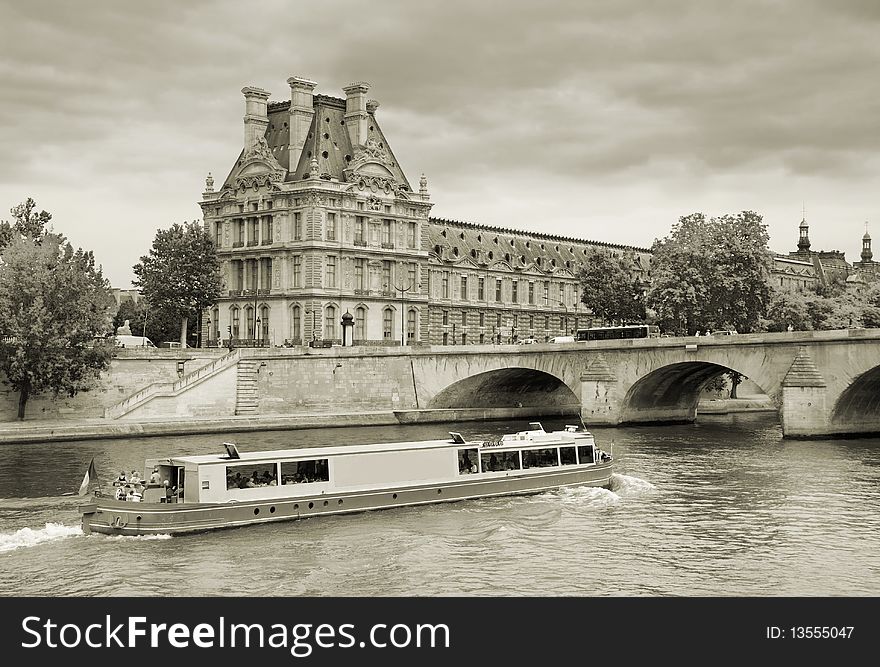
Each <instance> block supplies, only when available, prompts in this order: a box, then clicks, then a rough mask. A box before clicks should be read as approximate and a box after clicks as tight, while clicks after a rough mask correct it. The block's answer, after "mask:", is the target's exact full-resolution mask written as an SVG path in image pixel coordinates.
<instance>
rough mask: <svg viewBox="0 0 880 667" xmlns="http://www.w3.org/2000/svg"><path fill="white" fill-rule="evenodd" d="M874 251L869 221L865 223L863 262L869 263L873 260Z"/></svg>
mask: <svg viewBox="0 0 880 667" xmlns="http://www.w3.org/2000/svg"><path fill="white" fill-rule="evenodd" d="M873 256H874V253H872V252H871V235H870V234H868V223H867V222H866V223H865V235H864V236H863V237H862V263H863V264H867V263H869V262H870V261H871V258H872V257H873Z"/></svg>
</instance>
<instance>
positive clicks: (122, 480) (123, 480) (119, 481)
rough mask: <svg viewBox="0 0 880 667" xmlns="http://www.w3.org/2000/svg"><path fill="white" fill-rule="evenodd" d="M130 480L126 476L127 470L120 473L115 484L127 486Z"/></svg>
mask: <svg viewBox="0 0 880 667" xmlns="http://www.w3.org/2000/svg"><path fill="white" fill-rule="evenodd" d="M127 482H128V480H127V479H126V477H125V471H124V470H123V471H122V472H121V473H119V477H117V478H116V479H114V480H113V486H125V484H126V483H127Z"/></svg>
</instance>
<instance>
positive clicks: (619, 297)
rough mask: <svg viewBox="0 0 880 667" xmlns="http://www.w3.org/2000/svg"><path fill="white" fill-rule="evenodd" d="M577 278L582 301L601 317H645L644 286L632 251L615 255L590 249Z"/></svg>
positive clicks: (637, 319) (621, 319)
mask: <svg viewBox="0 0 880 667" xmlns="http://www.w3.org/2000/svg"><path fill="white" fill-rule="evenodd" d="M578 280H579V281H580V287H581V301H582V302H583V303H584V305H586V306H587V307H588V308H589V309H590V310H592V311H593V313H594V314H596V315H598V316H599V317H601V318H602V319H603V320H610V321H612V322H615V321H616V322H641V321H643V320H644V319H645V300H644V287H643V286H642V283H641V280H640V278H639V274H638V272H637V271H636V269H635V260H634V257H633V255H632V253H628V252H627V253H623V254H622V256H621V257H619V258H615V257H612V256H611V253H610V252H608V251H606V250H600V249H598V248H589V249H588V250H587V254H586V258H585V259H584V266H583V268H582V269H581V270H580V271H579V272H578Z"/></svg>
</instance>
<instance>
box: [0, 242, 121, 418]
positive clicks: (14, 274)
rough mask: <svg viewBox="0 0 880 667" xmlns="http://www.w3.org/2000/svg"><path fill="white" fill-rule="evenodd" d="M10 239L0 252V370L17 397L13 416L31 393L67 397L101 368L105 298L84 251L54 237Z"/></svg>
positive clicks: (108, 301) (89, 383)
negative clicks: (50, 393) (0, 327)
mask: <svg viewBox="0 0 880 667" xmlns="http://www.w3.org/2000/svg"><path fill="white" fill-rule="evenodd" d="M41 229H42V227H33V228H31V230H32V231H35V232H37V233H38V237H37V238H36V239H34V238H30V237H29V236H26V235H20V236H17V237H16V235H13V238H12V239H11V241H10V242H9V244H8V245H7V246H6V248H5V249H4V250H3V251H2V254H0V323H2V329H3V330H2V332H0V333H2V336H0V371H2V376H3V377H5V381H6V382H7V383H8V384H9V385H11V386H12V388H13V389H14V390H15V391H17V392H18V393H19V402H18V418H19V419H24V417H25V408H26V405H27V401H28V399H29V398H30V397H31V396H35V395H38V394H40V393H43V392H46V391H51V392H53V394H54V395H56V396H58V395H59V394H62V393H63V394H66V395H68V396H74V395H76V394H77V393H78V392H79V391H84V390H87V389H89V388H91V387H93V386H94V385H95V384H96V383H97V381H98V379H99V377H100V373H101V371H102V370H104V369H105V368H106V367H107V365H108V364H109V361H110V357H111V354H112V344H111V343H109V342H108V341H106V340H104V339H103V337H104V336H106V335H107V333H108V329H109V325H110V312H111V306H112V303H113V297H112V296H111V293H110V286H109V284H108V282H107V281H106V280H105V279H104V277H103V276H102V275H101V269H100V267H96V266H95V259H94V257H93V255H92V253H91V252H86V251H84V250H81V249H80V250H74V249H73V248H72V247H71V245H70V244H69V243H67V242H66V241H65V239H64V237H63V236H61V235H60V234H46V233H40V230H41Z"/></svg>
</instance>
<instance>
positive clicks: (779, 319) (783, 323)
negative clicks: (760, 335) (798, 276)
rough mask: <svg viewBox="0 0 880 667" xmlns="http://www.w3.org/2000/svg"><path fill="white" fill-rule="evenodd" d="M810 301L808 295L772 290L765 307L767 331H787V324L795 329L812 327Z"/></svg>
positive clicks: (807, 329)
mask: <svg viewBox="0 0 880 667" xmlns="http://www.w3.org/2000/svg"><path fill="white" fill-rule="evenodd" d="M812 297H813V298H815V295H812ZM810 301H811V297H810V296H805V295H803V294H799V293H797V292H785V291H782V290H778V289H777V290H774V292H773V295H772V297H771V299H770V304H769V305H768V307H767V320H766V322H765V324H766V328H767V331H788V327H789V326H790V327H791V328H792V329H793V330H795V331H810V330H811V329H813V328H814V327H813V318H812V316H811V313H810Z"/></svg>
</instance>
